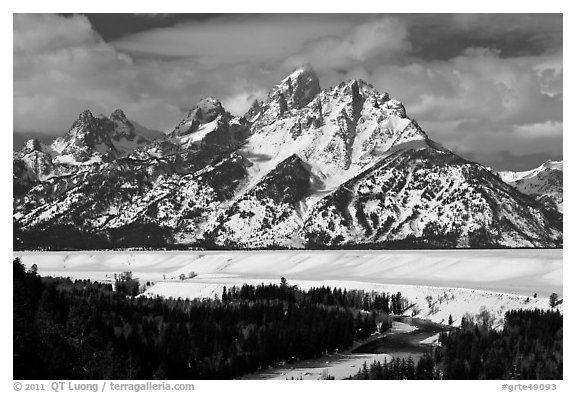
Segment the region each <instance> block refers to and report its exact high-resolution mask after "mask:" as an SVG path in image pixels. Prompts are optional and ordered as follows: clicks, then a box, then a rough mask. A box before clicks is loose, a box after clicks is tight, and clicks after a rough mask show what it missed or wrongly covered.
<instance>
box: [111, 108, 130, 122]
mask: <svg viewBox="0 0 576 393" xmlns="http://www.w3.org/2000/svg"><path fill="white" fill-rule="evenodd" d="M110 119H111V120H120V121H127V120H128V119H127V118H126V114H125V113H124V111H123V110H122V109H116V110H115V111H114V112H112V114H111V115H110Z"/></svg>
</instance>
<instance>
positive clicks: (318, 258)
mask: <svg viewBox="0 0 576 393" xmlns="http://www.w3.org/2000/svg"><path fill="white" fill-rule="evenodd" d="M14 255H15V256H19V257H20V258H21V259H22V262H23V263H24V264H25V265H26V266H30V265H32V264H33V263H36V264H37V265H38V271H39V273H40V274H43V275H54V276H70V277H73V278H89V279H92V280H109V279H110V277H112V276H113V273H118V272H122V271H132V272H133V274H134V276H135V277H137V278H139V279H140V280H141V282H146V281H152V282H154V283H155V285H153V286H152V287H150V288H149V289H148V290H147V292H146V293H145V295H147V296H162V297H174V298H179V297H181V298H196V297H200V298H213V297H214V296H215V295H217V296H220V294H221V293H222V288H223V286H227V287H230V286H232V285H237V286H241V285H242V284H244V283H250V284H254V285H257V284H260V283H262V282H264V283H278V282H279V281H280V277H286V278H287V279H288V281H289V282H290V283H293V284H297V285H299V286H300V287H302V288H309V287H313V286H316V287H317V286H322V285H327V286H328V285H329V286H332V287H342V288H349V289H365V290H375V291H386V292H391V293H396V292H401V293H402V295H403V296H404V297H406V298H408V299H409V300H410V301H412V302H414V303H415V304H416V307H415V308H413V309H411V310H409V311H407V313H408V314H410V315H411V313H412V310H415V311H417V312H416V314H415V315H416V316H419V317H422V318H426V319H431V320H433V321H435V322H444V323H446V322H447V320H448V317H449V315H452V318H453V319H454V321H456V322H457V323H459V321H460V319H461V318H462V316H463V315H464V314H466V313H469V314H471V315H476V314H479V313H480V312H481V311H482V310H483V309H486V310H488V311H489V312H491V313H492V314H494V315H495V316H496V323H501V320H502V317H503V315H504V313H505V311H506V310H509V309H514V308H545V309H546V308H548V307H549V305H548V296H549V295H550V293H552V292H556V293H558V294H560V296H562V292H563V289H562V251H561V250H449V251H447V250H443V251H430V250H427V251H362V252H359V251H298V252H293V251H290V252H288V251H287V252H284V251H275V252H163V253H160V252H133V253H129V252H125V253H124V252H92V253H90V252H82V253H75V252H51V253H34V252H25V253H15V254H14ZM191 272H194V273H195V274H197V276H196V277H194V278H193V279H187V280H184V281H181V280H180V279H179V276H180V274H184V275H185V276H188V273H191ZM534 293H538V297H537V298H536V299H534V298H533V297H532V295H533V294H534ZM428 296H431V298H432V302H431V305H432V307H430V306H429V302H428V299H427V297H428ZM527 298H528V299H529V301H528V302H526V299H527Z"/></svg>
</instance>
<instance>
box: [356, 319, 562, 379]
mask: <svg viewBox="0 0 576 393" xmlns="http://www.w3.org/2000/svg"><path fill="white" fill-rule="evenodd" d="M562 337H563V318H562V314H561V313H560V312H559V311H558V310H555V311H552V310H546V311H544V310H511V311H508V312H507V313H506V315H505V322H504V327H503V329H502V330H500V331H498V330H495V329H492V328H491V327H490V326H489V324H487V323H473V322H471V320H469V319H466V318H463V320H462V326H461V327H460V329H452V330H450V331H449V332H443V333H441V334H440V337H439V343H440V346H438V347H436V348H435V349H434V350H431V351H430V352H429V353H427V354H425V355H424V356H423V357H422V358H420V360H419V361H418V364H417V365H416V367H414V363H413V362H412V359H410V358H409V359H408V360H405V359H398V358H394V359H392V360H391V361H390V362H384V363H381V362H374V363H372V364H371V365H370V366H367V365H366V364H365V365H364V367H363V368H362V369H360V370H359V371H358V373H357V374H355V375H353V376H351V377H350V379H459V380H476V379H491V380H494V379H528V380H530V379H533V380H534V379H535V380H548V379H558V380H559V379H562V378H563V373H562V366H563V360H562V342H563V338H562Z"/></svg>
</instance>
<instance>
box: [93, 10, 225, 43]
mask: <svg viewBox="0 0 576 393" xmlns="http://www.w3.org/2000/svg"><path fill="white" fill-rule="evenodd" d="M85 16H86V17H87V18H88V20H89V21H90V23H91V24H92V27H93V28H94V30H95V31H96V32H97V33H98V34H99V35H100V36H101V37H102V39H104V40H105V41H113V40H116V39H119V38H121V37H124V36H126V35H130V34H135V33H140V32H142V31H146V30H150V29H155V28H159V27H168V26H172V25H174V24H175V23H178V22H181V21H185V20H187V21H205V20H208V19H210V18H215V17H218V16H219V14H85Z"/></svg>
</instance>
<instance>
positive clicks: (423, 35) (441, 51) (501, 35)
mask: <svg viewBox="0 0 576 393" xmlns="http://www.w3.org/2000/svg"><path fill="white" fill-rule="evenodd" d="M405 18H406V20H407V21H408V23H409V25H410V39H411V41H412V42H413V43H414V46H413V54H414V55H415V56H416V57H419V58H421V59H427V60H432V59H442V60H446V59H450V58H452V57H455V56H457V55H459V54H460V53H461V52H462V51H464V50H465V49H466V48H469V47H479V48H491V49H498V50H499V51H500V53H501V56H502V57H514V56H528V55H538V54H542V53H546V52H550V51H555V50H559V49H561V48H562V14H455V15H447V14H416V15H407V16H405Z"/></svg>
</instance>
